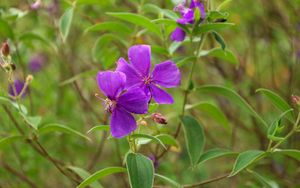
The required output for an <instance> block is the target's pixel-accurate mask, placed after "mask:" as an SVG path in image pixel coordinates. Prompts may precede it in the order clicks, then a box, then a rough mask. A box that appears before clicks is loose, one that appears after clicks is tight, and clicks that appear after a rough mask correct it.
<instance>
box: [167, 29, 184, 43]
mask: <svg viewBox="0 0 300 188" xmlns="http://www.w3.org/2000/svg"><path fill="white" fill-rule="evenodd" d="M170 38H171V40H172V41H177V42H181V41H183V40H184V38H185V31H184V30H182V29H181V28H180V27H176V29H175V30H174V31H173V32H172V33H171V36H170Z"/></svg>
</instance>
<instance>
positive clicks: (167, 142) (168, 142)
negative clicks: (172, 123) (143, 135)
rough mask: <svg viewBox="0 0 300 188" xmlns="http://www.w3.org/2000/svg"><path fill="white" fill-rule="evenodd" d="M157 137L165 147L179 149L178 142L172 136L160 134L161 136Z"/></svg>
mask: <svg viewBox="0 0 300 188" xmlns="http://www.w3.org/2000/svg"><path fill="white" fill-rule="evenodd" d="M155 137H156V138H158V139H159V140H160V141H161V142H162V143H164V144H165V145H170V146H175V147H177V148H179V143H178V141H177V140H176V139H175V138H174V137H173V136H171V135H168V134H159V135H156V136H155Z"/></svg>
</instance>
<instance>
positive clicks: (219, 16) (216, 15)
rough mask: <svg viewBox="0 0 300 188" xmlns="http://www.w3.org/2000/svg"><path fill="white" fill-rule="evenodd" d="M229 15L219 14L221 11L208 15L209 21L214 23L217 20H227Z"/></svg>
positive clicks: (211, 12) (225, 13)
mask: <svg viewBox="0 0 300 188" xmlns="http://www.w3.org/2000/svg"><path fill="white" fill-rule="evenodd" d="M228 16H229V13H227V12H219V11H210V12H209V13H208V15H207V20H208V21H210V22H214V21H215V20H217V19H221V20H227V18H228Z"/></svg>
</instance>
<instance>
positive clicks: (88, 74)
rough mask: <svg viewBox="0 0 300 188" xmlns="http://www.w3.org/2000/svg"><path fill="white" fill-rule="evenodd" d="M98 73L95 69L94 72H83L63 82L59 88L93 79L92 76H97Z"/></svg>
mask: <svg viewBox="0 0 300 188" xmlns="http://www.w3.org/2000/svg"><path fill="white" fill-rule="evenodd" d="M97 72H98V70H95V69H92V70H88V71H85V72H81V73H79V74H77V75H75V76H73V77H72V78H69V79H67V80H65V81H63V82H61V83H60V84H59V86H64V85H67V84H70V83H73V82H74V81H76V80H79V79H80V78H88V77H92V76H95V74H96V73H97Z"/></svg>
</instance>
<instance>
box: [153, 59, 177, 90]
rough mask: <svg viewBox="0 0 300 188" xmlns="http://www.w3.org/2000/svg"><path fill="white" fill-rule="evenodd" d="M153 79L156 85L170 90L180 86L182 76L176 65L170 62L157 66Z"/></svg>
mask: <svg viewBox="0 0 300 188" xmlns="http://www.w3.org/2000/svg"><path fill="white" fill-rule="evenodd" d="M152 79H153V81H154V82H155V83H156V84H159V85H161V86H163V87H166V88H169V87H176V86H178V85H179V84H180V79H181V76H180V71H179V69H178V67H177V66H176V64H175V63H173V62H172V61H170V60H168V61H165V62H162V63H159V64H157V65H155V67H154V69H153V72H152Z"/></svg>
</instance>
